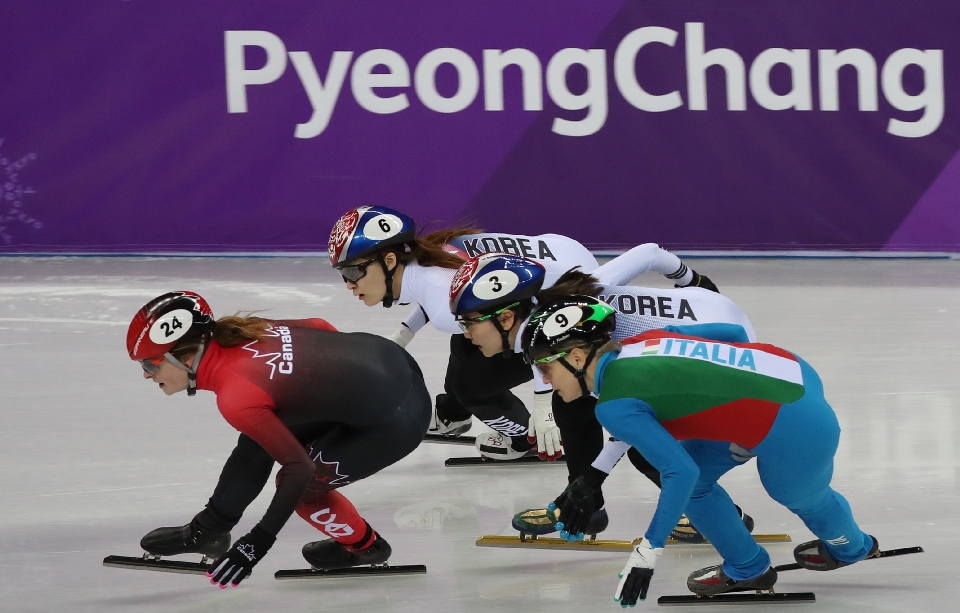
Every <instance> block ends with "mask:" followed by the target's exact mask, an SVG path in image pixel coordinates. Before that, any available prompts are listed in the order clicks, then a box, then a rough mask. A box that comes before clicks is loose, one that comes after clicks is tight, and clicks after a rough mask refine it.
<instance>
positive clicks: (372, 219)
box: [327, 206, 417, 268]
mask: <svg viewBox="0 0 960 613" xmlns="http://www.w3.org/2000/svg"><path fill="white" fill-rule="evenodd" d="M416 234H417V224H416V223H415V222H414V221H413V219H411V218H410V217H407V216H406V215H404V214H403V213H401V212H400V211H395V210H393V209H389V208H387V207H385V206H362V207H359V208H356V209H353V210H351V211H347V212H346V213H344V214H343V215H342V216H341V217H340V219H338V220H337V223H335V224H334V226H333V230H331V231H330V240H329V241H328V242H327V254H328V255H329V256H330V265H331V266H333V267H334V268H340V267H341V266H343V265H344V264H347V263H349V262H352V261H354V260H357V259H359V258H362V257H364V256H367V255H371V254H374V253H379V252H380V251H381V250H383V249H384V248H386V247H392V246H394V245H403V244H406V243H412V242H413V241H414V240H415V239H416Z"/></svg>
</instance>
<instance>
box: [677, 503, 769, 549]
mask: <svg viewBox="0 0 960 613" xmlns="http://www.w3.org/2000/svg"><path fill="white" fill-rule="evenodd" d="M737 512H738V513H740V519H742V520H743V525H744V526H746V527H747V531H748V532H750V533H753V524H754V522H753V518H752V517H750V516H749V515H747V514H746V513H744V512H743V509H741V508H740V507H737ZM670 537H671V538H673V540H675V541H680V542H681V543H689V544H691V545H696V544H699V543H705V542H707V539H706V537H704V536H703V534H701V533H700V531H699V530H697V529H696V528H695V527H694V525H693V524H691V523H690V520H689V519H687V516H686V515H683V516H681V517H680V521H679V522H677V526H676V527H675V528H674V529H673V532H671V533H670Z"/></svg>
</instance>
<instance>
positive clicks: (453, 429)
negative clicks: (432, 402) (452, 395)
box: [427, 394, 473, 437]
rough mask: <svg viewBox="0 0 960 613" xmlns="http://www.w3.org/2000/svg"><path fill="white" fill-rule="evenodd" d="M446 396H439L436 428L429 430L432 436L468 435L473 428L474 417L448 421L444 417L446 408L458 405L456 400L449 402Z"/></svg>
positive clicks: (436, 407)
mask: <svg viewBox="0 0 960 613" xmlns="http://www.w3.org/2000/svg"><path fill="white" fill-rule="evenodd" d="M448 398H449V397H448V396H447V395H446V394H437V403H436V406H435V409H434V410H435V416H436V419H435V420H434V427H433V428H431V429H429V430H427V432H429V433H430V434H442V435H443V436H451V437H453V436H460V435H461V434H464V433H466V432H467V431H468V430H469V429H470V428H471V426H473V417H472V416H471V415H467V418H466V419H447V418H445V417H442V416H441V415H443V414H444V408H445V407H446V406H448V405H453V404H454V403H456V401H455V400H449V399H448ZM454 406H456V405H454Z"/></svg>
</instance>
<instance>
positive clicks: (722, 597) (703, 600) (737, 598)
mask: <svg viewBox="0 0 960 613" xmlns="http://www.w3.org/2000/svg"><path fill="white" fill-rule="evenodd" d="M911 553H923V547H903V548H901V549H889V550H886V551H880V552H879V553H878V554H877V555H875V556H871V557H869V558H866V559H865V560H861V561H863V562H865V561H867V560H876V559H878V558H891V557H894V556H902V555H907V554H911ZM802 568H803V567H802V566H801V565H799V564H795V563H794V564H781V565H779V566H775V567H774V569H775V570H776V571H777V572H778V573H780V572H784V571H788V570H800V569H802ZM752 591H754V590H753V589H752V588H743V589H740V590H736V589H735V590H730V592H727V593H725V594H717V595H715V596H695V595H683V596H661V597H660V598H658V599H657V604H658V605H660V606H662V607H668V606H690V605H693V606H697V605H722V604H727V605H729V604H793V603H808V602H816V595H815V594H814V593H813V592H782V593H775V592H774V591H773V588H770V590H769V591H767V592H764V591H761V590H756V594H744V593H733V592H752Z"/></svg>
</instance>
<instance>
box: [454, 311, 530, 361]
mask: <svg viewBox="0 0 960 613" xmlns="http://www.w3.org/2000/svg"><path fill="white" fill-rule="evenodd" d="M483 317H484V315H482V314H480V313H469V314H467V315H464V316H463V317H461V318H460V319H459V320H458V321H459V323H460V327H461V328H463V335H464V336H465V337H467V338H468V339H470V342H471V343H473V344H474V345H476V346H477V347H479V348H480V353H482V354H483V355H484V357H488V358H489V357H492V356H495V355H497V354H498V353H503V339H502V337H501V336H500V331H499V330H497V327H496V326H495V325H494V324H493V317H487V318H486V319H482V318H483ZM494 317H496V318H497V321H499V322H500V325H501V326H502V327H503V329H504V330H506V331H507V332H509V331H510V330H511V329H513V325H514V323H515V321H516V320H515V318H514V313H513V311H509V310H508V311H503V312H502V313H498V314H496V315H494ZM478 319H482V321H477V320H478Z"/></svg>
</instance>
